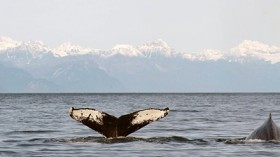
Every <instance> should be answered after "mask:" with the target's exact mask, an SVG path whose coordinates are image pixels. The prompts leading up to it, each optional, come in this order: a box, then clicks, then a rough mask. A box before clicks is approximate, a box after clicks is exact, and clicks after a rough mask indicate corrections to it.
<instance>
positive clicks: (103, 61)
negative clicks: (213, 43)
mask: <svg viewBox="0 0 280 157" xmlns="http://www.w3.org/2000/svg"><path fill="white" fill-rule="evenodd" d="M279 80H280V47H277V46H272V45H268V44H264V43H261V42H258V41H251V40H245V41H243V42H241V43H240V44H239V45H237V46H236V47H233V48H231V49H229V50H225V51H221V50H214V49H204V50H202V51H201V52H195V53H190V52H177V51H176V50H174V49H173V48H172V47H170V46H169V45H168V44H167V43H166V42H165V41H163V40H162V39H157V40H154V41H152V42H148V43H145V44H142V45H140V46H133V45H116V46H114V47H113V48H111V49H109V50H100V49H93V48H83V47H81V46H79V45H75V44H72V43H69V42H68V43H63V44H61V45H60V46H59V47H57V48H49V47H48V46H46V45H45V44H44V43H43V42H42V41H17V40H14V39H11V38H9V37H3V36H2V37H0V93H45V92H54V93H57V92H65V93H68V92H71V93H73V92H74V93H76V92H84V93H87V92H280V82H279Z"/></svg>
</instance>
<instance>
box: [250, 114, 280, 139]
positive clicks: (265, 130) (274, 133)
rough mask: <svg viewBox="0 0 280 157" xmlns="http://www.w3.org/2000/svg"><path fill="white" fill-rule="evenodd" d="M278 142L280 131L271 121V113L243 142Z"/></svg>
mask: <svg viewBox="0 0 280 157" xmlns="http://www.w3.org/2000/svg"><path fill="white" fill-rule="evenodd" d="M250 139H260V140H266V141H269V140H280V130H279V128H278V126H277V125H276V124H275V123H274V121H273V120H272V116H271V113H270V114H269V117H268V119H267V120H266V121H265V122H264V123H263V124H262V125H261V126H260V127H259V128H257V129H255V130H254V131H253V132H252V133H251V134H250V135H249V136H248V137H247V138H246V139H245V140H250Z"/></svg>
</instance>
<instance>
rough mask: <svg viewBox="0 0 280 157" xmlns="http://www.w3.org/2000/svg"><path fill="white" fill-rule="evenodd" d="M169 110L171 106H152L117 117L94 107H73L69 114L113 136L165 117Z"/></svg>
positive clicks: (123, 134) (129, 131)
mask: <svg viewBox="0 0 280 157" xmlns="http://www.w3.org/2000/svg"><path fill="white" fill-rule="evenodd" d="M168 112H169V108H165V109H155V108H150V109H144V110H140V111H136V112H133V113H130V114H126V115H122V116H120V117H119V118H117V117H115V116H112V115H110V114H107V113H105V112H100V111H96V110H95V109H93V108H79V109H75V108H73V107H71V108H70V110H69V115H70V116H71V117H72V118H73V119H75V120H77V121H78V122H81V123H83V124H84V125H86V126H88V127H89V128H91V129H93V130H95V131H97V132H99V133H100V134H102V135H104V136H105V137H107V138H113V137H125V136H127V135H129V134H131V133H133V132H135V131H137V130H139V129H140V128H142V127H144V126H146V125H148V124H150V123H152V122H154V121H156V120H159V119H161V118H163V117H165V116H166V115H167V114H168Z"/></svg>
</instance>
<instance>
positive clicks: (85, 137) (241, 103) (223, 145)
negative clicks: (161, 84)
mask: <svg viewBox="0 0 280 157" xmlns="http://www.w3.org/2000/svg"><path fill="white" fill-rule="evenodd" d="M72 106H73V107H75V108H79V107H90V108H95V109H97V110H100V111H104V112H107V113H109V114H112V115H115V116H120V115H122V114H127V113H130V112H134V111H136V110H140V109H144V108H151V107H153V108H165V107H169V108H170V109H171V111H170V113H169V115H168V116H167V117H165V118H163V119H161V120H159V121H157V122H154V123H152V124H149V125H147V126H146V127H144V128H142V129H140V130H138V131H137V132H134V133H132V134H130V135H129V136H128V137H127V138H118V139H106V138H104V137H103V136H102V135H100V134H98V133H97V132H95V131H93V130H91V129H89V128H88V127H86V126H84V125H82V124H81V123H78V122H76V121H75V120H73V119H71V118H70V116H69V115H68V109H69V108H70V107H72ZM269 112H272V116H273V119H274V121H275V122H276V123H277V124H279V125H280V94H0V156H129V157H131V156H275V157H279V156H280V149H279V148H280V143H279V142H278V141H269V142H264V141H249V142H245V141H244V140H243V138H244V137H246V136H247V135H249V133H250V132H251V131H253V130H254V129H255V128H256V127H258V126H260V125H261V124H262V123H263V122H264V121H265V119H266V118H267V117H268V115H269Z"/></svg>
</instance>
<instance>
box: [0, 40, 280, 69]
mask: <svg viewBox="0 0 280 157" xmlns="http://www.w3.org/2000/svg"><path fill="white" fill-rule="evenodd" d="M15 52H18V53H19V52H21V53H25V54H26V55H27V54H28V55H29V56H30V57H32V58H42V56H43V55H45V54H52V55H53V56H54V57H67V56H81V55H96V56H100V57H103V58H104V57H105V58H108V57H114V56H116V55H120V56H124V57H146V58H150V57H151V56H155V57H158V56H163V57H181V58H183V59H186V60H190V61H218V60H226V61H229V62H231V61H235V62H238V61H240V62H244V60H246V59H251V58H253V59H256V60H263V61H268V62H270V63H272V64H275V63H279V62H280V47H277V46H271V45H267V44H264V43H261V42H258V41H251V40H244V41H243V42H242V43H240V44H239V45H237V46H236V47H233V48H231V49H229V50H228V51H220V50H213V49H204V50H202V51H201V52H196V53H189V52H176V51H175V50H174V49H173V48H171V47H170V46H169V45H168V44H167V43H166V42H165V41H163V40H162V39H157V40H154V41H151V42H148V43H145V44H143V45H140V46H133V45H125V44H123V45H116V46H114V47H113V48H112V49H109V50H100V49H93V48H83V47H81V46H79V45H75V44H72V43H70V42H66V43H63V44H61V45H60V46H59V47H57V48H54V49H50V48H48V47H47V46H46V45H45V44H44V43H43V42H42V41H27V42H23V41H17V40H13V39H11V38H8V37H0V54H1V53H2V54H3V53H6V56H7V57H11V58H14V57H16V56H15V55H16V53H15ZM27 52H28V53H27Z"/></svg>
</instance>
